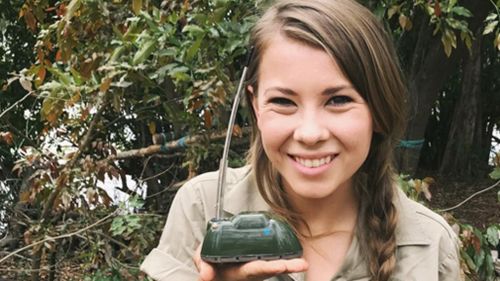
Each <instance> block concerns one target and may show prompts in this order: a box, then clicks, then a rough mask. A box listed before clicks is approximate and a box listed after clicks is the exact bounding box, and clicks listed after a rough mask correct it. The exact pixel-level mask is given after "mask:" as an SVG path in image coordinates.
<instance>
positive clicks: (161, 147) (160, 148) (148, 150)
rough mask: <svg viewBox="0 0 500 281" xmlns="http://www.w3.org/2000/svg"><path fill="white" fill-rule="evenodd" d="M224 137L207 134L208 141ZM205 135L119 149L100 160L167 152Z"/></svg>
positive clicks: (217, 134) (244, 132)
mask: <svg viewBox="0 0 500 281" xmlns="http://www.w3.org/2000/svg"><path fill="white" fill-rule="evenodd" d="M242 133H243V134H244V135H246V134H249V133H250V128H247V127H245V128H243V129H242ZM225 137H226V133H225V132H222V133H214V134H212V135H210V136H208V139H209V140H210V141H216V140H221V139H224V138H225ZM206 138H207V136H205V135H195V136H191V137H186V138H181V139H178V140H174V141H170V142H167V143H164V144H153V145H150V146H147V147H143V148H139V149H131V150H127V151H121V152H118V153H117V154H114V155H110V156H109V157H108V158H106V159H103V160H101V161H106V162H108V161H114V160H122V159H127V158H133V157H145V156H149V155H153V154H158V153H167V152H172V151H176V150H179V149H182V148H184V147H185V146H189V145H192V144H195V143H199V142H201V141H202V140H204V139H206Z"/></svg>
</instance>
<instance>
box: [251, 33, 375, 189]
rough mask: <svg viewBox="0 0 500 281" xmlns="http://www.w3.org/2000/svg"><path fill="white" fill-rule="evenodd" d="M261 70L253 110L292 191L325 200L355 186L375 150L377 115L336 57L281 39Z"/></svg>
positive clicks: (267, 148)
mask: <svg viewBox="0 0 500 281" xmlns="http://www.w3.org/2000/svg"><path fill="white" fill-rule="evenodd" d="M259 71H260V72H259V77H258V85H259V87H258V93H254V98H253V107H254V110H255V113H256V116H257V124H258V128H259V130H260V133H261V137H262V143H263V146H264V150H265V152H266V154H267V156H268V157H269V159H270V161H271V162H272V164H273V166H274V167H275V168H276V169H277V170H278V172H279V173H280V175H281V176H282V179H283V183H284V187H285V189H286V190H287V192H289V193H290V194H291V195H292V196H293V195H295V196H299V197H300V198H304V199H306V198H309V199H322V198H326V197H328V196H331V195H333V194H334V192H335V191H336V190H338V189H339V187H340V186H344V187H347V188H348V187H349V186H350V185H351V178H352V176H353V174H354V173H355V172H356V171H357V170H358V169H359V168H360V166H361V165H362V164H363V162H364V161H365V159H366V157H367V155H368V151H369V149H370V142H371V137H372V132H373V129H372V116H371V113H370V110H369V108H368V105H367V104H366V102H365V101H364V100H363V98H362V97H361V95H360V94H359V93H358V92H357V91H356V90H355V89H354V88H353V86H352V84H351V82H350V81H349V80H348V79H347V78H346V77H345V76H344V75H343V74H342V72H341V71H340V69H339V67H338V65H337V64H336V62H335V61H333V60H332V59H331V57H330V56H328V54H327V53H326V52H324V51H322V50H318V49H314V48H311V47H309V46H306V45H304V44H301V43H298V42H297V41H293V40H291V39H287V38H285V37H283V36H277V37H276V38H273V39H272V40H271V43H270V44H269V45H268V47H267V49H266V50H265V51H264V53H263V56H262V60H261V64H260V67H259Z"/></svg>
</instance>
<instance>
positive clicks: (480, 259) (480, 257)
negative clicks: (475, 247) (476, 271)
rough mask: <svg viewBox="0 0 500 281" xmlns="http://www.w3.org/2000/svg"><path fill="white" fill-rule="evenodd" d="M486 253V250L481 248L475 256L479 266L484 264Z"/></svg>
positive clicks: (475, 261)
mask: <svg viewBox="0 0 500 281" xmlns="http://www.w3.org/2000/svg"><path fill="white" fill-rule="evenodd" d="M485 255H486V254H485V253H484V250H483V249H481V250H480V251H479V253H478V254H476V255H475V256H474V263H475V264H476V267H477V268H480V267H481V265H483V263H484V258H485Z"/></svg>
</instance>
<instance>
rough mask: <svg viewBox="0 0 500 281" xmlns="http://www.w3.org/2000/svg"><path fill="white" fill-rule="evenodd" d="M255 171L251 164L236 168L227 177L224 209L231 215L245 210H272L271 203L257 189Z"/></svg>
mask: <svg viewBox="0 0 500 281" xmlns="http://www.w3.org/2000/svg"><path fill="white" fill-rule="evenodd" d="M253 175H254V174H253V172H252V170H251V168H250V167H249V166H245V167H242V168H238V169H235V173H234V174H233V177H231V178H228V179H227V185H226V195H225V196H224V199H223V200H224V206H223V209H224V211H225V212H227V213H228V214H230V215H236V214H238V213H241V212H245V211H270V207H269V205H267V203H266V201H264V199H263V198H262V196H261V195H260V193H259V192H258V190H257V185H256V184H255V180H254V176H253Z"/></svg>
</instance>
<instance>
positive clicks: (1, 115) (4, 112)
mask: <svg viewBox="0 0 500 281" xmlns="http://www.w3.org/2000/svg"><path fill="white" fill-rule="evenodd" d="M32 93H33V92H29V93H27V94H26V95H25V96H24V97H22V98H21V99H20V100H18V101H16V102H15V103H14V104H12V105H11V106H9V108H7V109H6V110H4V111H3V112H2V113H0V118H2V117H3V116H4V115H5V114H7V112H9V111H11V110H12V109H13V108H14V107H16V106H17V105H18V104H20V103H21V102H22V101H23V100H25V99H27V98H28V97H29V96H30V95H31V94H32Z"/></svg>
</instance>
